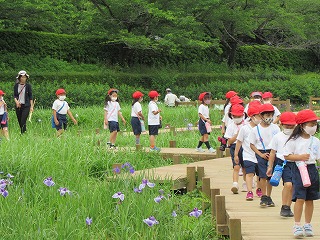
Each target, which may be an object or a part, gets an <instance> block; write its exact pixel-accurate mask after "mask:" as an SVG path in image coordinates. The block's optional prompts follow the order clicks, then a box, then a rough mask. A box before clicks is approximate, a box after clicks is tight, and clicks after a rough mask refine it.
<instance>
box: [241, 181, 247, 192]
mask: <svg viewBox="0 0 320 240" xmlns="http://www.w3.org/2000/svg"><path fill="white" fill-rule="evenodd" d="M242 192H248V188H247V184H246V183H245V182H244V183H242Z"/></svg>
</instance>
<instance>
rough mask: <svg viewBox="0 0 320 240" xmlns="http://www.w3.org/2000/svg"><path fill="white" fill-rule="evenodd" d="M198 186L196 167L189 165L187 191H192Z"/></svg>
mask: <svg viewBox="0 0 320 240" xmlns="http://www.w3.org/2000/svg"><path fill="white" fill-rule="evenodd" d="M195 188H196V167H187V191H188V192H191V191H193V190H194V189H195Z"/></svg>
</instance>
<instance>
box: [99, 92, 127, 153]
mask: <svg viewBox="0 0 320 240" xmlns="http://www.w3.org/2000/svg"><path fill="white" fill-rule="evenodd" d="M120 110H121V108H120V105H119V99H118V89H115V88H111V89H109V91H108V94H107V96H106V99H105V107H104V111H105V114H104V124H105V125H106V126H107V127H109V131H110V137H109V142H107V145H110V149H115V148H116V146H115V143H116V140H117V135H118V132H119V131H120V127H119V121H118V117H120V118H121V120H122V122H123V124H124V125H125V124H126V120H125V119H124V118H123V116H122V113H121V111H120Z"/></svg>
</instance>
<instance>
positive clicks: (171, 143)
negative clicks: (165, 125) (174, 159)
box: [169, 140, 177, 148]
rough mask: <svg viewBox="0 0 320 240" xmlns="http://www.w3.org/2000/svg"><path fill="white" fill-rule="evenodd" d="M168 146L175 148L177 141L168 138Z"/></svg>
mask: <svg viewBox="0 0 320 240" xmlns="http://www.w3.org/2000/svg"><path fill="white" fill-rule="evenodd" d="M169 146H170V148H175V147H177V142H176V141H174V140H170V141H169Z"/></svg>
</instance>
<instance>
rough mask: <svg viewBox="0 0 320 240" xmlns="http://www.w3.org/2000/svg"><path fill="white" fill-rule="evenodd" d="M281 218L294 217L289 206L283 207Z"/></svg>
mask: <svg viewBox="0 0 320 240" xmlns="http://www.w3.org/2000/svg"><path fill="white" fill-rule="evenodd" d="M280 216H281V217H293V212H292V211H291V209H290V207H289V206H287V205H282V207H281V210H280Z"/></svg>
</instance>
